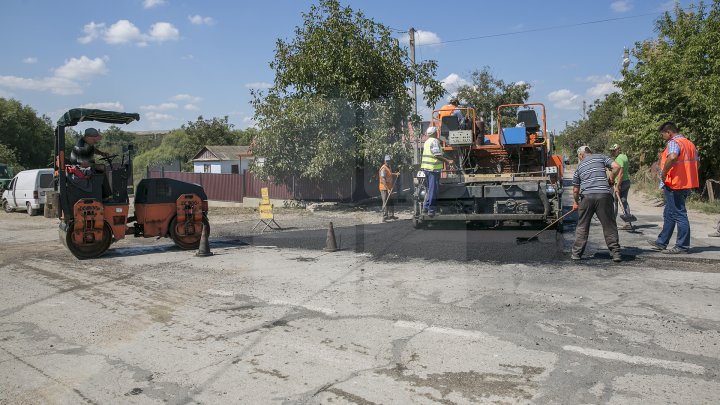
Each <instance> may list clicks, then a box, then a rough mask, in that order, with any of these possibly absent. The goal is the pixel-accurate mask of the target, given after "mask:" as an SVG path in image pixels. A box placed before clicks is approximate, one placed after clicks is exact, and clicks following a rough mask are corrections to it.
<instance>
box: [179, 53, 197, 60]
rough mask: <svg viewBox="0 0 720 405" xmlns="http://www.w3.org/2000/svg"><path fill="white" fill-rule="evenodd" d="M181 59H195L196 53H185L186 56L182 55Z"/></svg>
mask: <svg viewBox="0 0 720 405" xmlns="http://www.w3.org/2000/svg"><path fill="white" fill-rule="evenodd" d="M180 59H182V60H193V59H195V55H193V54H187V55H185V56H182V57H180Z"/></svg>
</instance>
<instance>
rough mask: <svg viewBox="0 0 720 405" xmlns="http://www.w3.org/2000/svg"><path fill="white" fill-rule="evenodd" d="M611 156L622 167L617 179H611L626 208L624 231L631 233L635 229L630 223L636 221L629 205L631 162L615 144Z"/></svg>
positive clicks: (616, 206)
mask: <svg viewBox="0 0 720 405" xmlns="http://www.w3.org/2000/svg"><path fill="white" fill-rule="evenodd" d="M610 154H611V155H612V157H614V158H615V162H616V163H617V164H618V165H619V166H620V171H619V172H618V174H617V178H614V179H611V180H613V181H612V183H614V185H615V186H614V187H615V190H614V192H615V195H616V196H617V195H619V196H620V202H619V203H620V204H622V206H623V208H624V213H625V214H626V215H623V216H621V218H622V219H623V221H625V224H624V225H623V226H622V228H620V229H622V230H624V231H631V230H632V229H633V226H632V223H631V222H628V221H632V220H633V219H635V217H634V216H633V215H631V214H630V204H628V194H629V193H630V170H629V162H628V157H627V155H626V154H624V153H622V152H621V151H620V145H618V144H614V145H612V146H611V147H610ZM618 208H619V207H618V201H617V200H616V201H615V215H616V216H617V213H618V211H619V210H618Z"/></svg>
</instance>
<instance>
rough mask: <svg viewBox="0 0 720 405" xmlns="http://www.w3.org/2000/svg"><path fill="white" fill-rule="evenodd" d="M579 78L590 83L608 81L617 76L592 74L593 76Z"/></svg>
mask: <svg viewBox="0 0 720 405" xmlns="http://www.w3.org/2000/svg"><path fill="white" fill-rule="evenodd" d="M577 80H578V81H581V82H588V83H606V82H609V81H613V80H615V78H614V77H612V76H610V75H603V76H598V75H592V76H587V77H581V78H578V79H577Z"/></svg>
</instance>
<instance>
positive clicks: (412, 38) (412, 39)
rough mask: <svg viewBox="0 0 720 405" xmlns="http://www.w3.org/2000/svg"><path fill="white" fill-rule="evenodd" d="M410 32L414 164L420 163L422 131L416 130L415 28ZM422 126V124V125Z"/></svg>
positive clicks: (411, 28)
mask: <svg viewBox="0 0 720 405" xmlns="http://www.w3.org/2000/svg"><path fill="white" fill-rule="evenodd" d="M408 34H409V36H410V61H411V62H412V68H413V78H412V96H413V120H412V121H413V132H415V133H414V135H415V136H414V138H415V151H414V152H415V153H413V164H414V165H417V164H419V163H420V162H419V160H420V159H419V158H418V151H419V150H420V145H419V139H420V135H421V134H420V133H417V132H416V130H419V128H415V125H414V124H415V122H414V121H415V120H416V119H417V116H418V109H417V82H416V81H415V28H413V27H410V30H409V31H408ZM420 128H422V126H421V127H420Z"/></svg>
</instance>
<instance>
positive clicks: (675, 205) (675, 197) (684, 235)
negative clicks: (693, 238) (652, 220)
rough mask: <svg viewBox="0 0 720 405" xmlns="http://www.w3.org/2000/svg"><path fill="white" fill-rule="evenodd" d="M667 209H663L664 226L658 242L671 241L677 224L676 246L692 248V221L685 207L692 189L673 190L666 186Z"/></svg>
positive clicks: (665, 242) (663, 244) (665, 244)
mask: <svg viewBox="0 0 720 405" xmlns="http://www.w3.org/2000/svg"><path fill="white" fill-rule="evenodd" d="M663 190H664V191H665V210H664V211H663V228H662V231H660V235H658V238H657V241H656V242H657V244H658V245H660V246H665V247H667V245H668V244H669V243H670V237H671V236H672V234H673V232H674V231H675V226H677V231H678V233H677V240H676V241H675V246H677V247H679V248H682V249H689V248H690V221H689V220H688V215H687V210H686V209H685V199H686V198H687V196H688V194H690V190H673V189H671V188H668V187H667V186H665V188H664V189H663Z"/></svg>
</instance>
